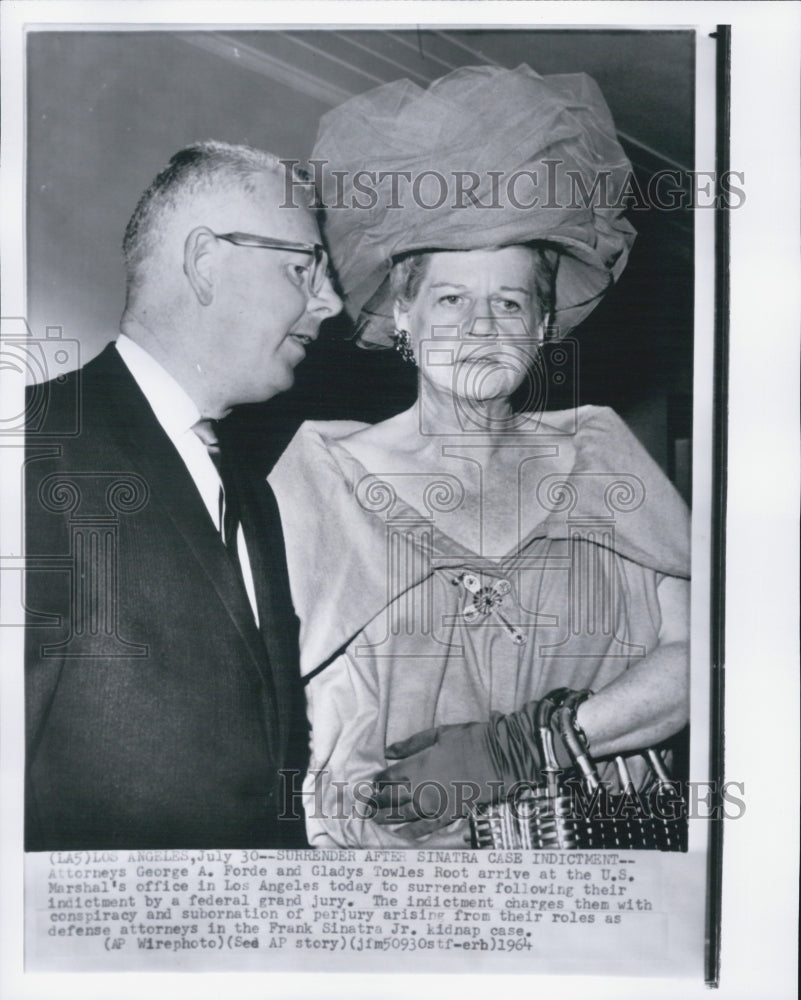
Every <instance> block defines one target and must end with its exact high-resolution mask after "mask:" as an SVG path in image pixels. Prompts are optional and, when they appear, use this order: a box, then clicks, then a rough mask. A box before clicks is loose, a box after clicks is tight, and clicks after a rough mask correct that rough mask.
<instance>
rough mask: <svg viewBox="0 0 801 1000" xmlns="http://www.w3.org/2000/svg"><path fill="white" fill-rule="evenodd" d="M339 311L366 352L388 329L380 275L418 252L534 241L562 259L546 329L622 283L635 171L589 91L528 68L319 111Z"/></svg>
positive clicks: (472, 74) (408, 87)
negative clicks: (626, 214) (341, 300)
mask: <svg viewBox="0 0 801 1000" xmlns="http://www.w3.org/2000/svg"><path fill="white" fill-rule="evenodd" d="M309 162H310V165H311V167H312V170H313V173H314V175H315V179H316V181H317V183H318V188H319V193H320V196H321V199H322V202H323V205H324V207H325V209H326V235H327V239H328V244H329V248H330V251H331V256H332V260H333V263H334V266H335V267H336V270H337V274H338V277H339V281H340V283H341V286H342V291H343V292H344V296H345V305H346V307H347V310H348V312H349V313H350V315H351V317H352V318H353V319H354V321H356V323H357V331H358V333H357V339H358V342H359V343H360V344H361V345H362V346H364V347H386V346H389V345H390V344H391V336H392V330H393V321H392V301H391V295H390V289H389V280H388V276H389V271H390V268H391V266H392V262H393V260H394V259H396V258H397V257H398V256H400V255H402V254H405V253H408V252H410V251H418V250H476V249H482V248H488V247H498V246H508V245H511V244H517V243H530V242H533V241H535V242H541V243H544V244H546V245H549V246H551V247H553V248H555V249H556V250H558V251H560V253H559V264H558V270H557V275H556V288H555V299H556V301H555V317H554V321H555V325H556V327H557V330H556V333H557V335H559V336H564V335H566V334H567V333H569V332H570V330H572V329H573V328H574V327H575V326H577V325H578V324H579V323H580V322H581V321H582V320H583V319H585V318H586V316H587V315H589V313H590V312H591V311H592V310H593V309H594V308H595V306H596V305H597V304H598V302H599V301H600V300H601V298H602V296H603V294H604V292H605V291H606V290H607V289H608V288H609V286H610V285H611V283H612V282H613V281H615V280H617V278H618V277H619V276H620V274H621V273H622V271H623V269H624V268H625V266H626V262H627V260H628V254H629V249H630V247H631V245H632V243H633V242H634V237H635V231H634V229H633V227H632V226H631V225H630V224H629V223H628V222H627V221H626V220H625V219H624V218H623V211H624V207H625V206H624V205H622V204H621V201H623V200H624V198H623V197H622V196H623V195H624V193H625V191H626V188H627V183H628V182H629V175H630V172H631V164H630V163H629V161H628V159H627V158H626V155H625V153H624V152H623V150H622V148H621V146H620V144H619V142H618V140H617V137H616V134H615V127H614V123H613V121H612V117H611V115H610V113H609V109H608V107H607V106H606V102H605V101H604V99H603V96H602V95H601V92H600V90H599V89H598V86H597V84H596V83H595V81H594V80H592V79H591V78H590V77H588V76H586V75H584V74H582V73H578V74H570V75H560V76H547V77H542V76H539V75H538V74H537V73H535V72H534V71H533V70H532V69H530V68H529V67H528V66H525V65H523V66H519V67H518V68H517V69H514V70H508V69H503V68H500V67H495V66H478V67H471V68H465V69H459V70H456V71H455V72H453V73H450V74H449V75H448V76H445V77H443V78H442V79H440V80H436V81H435V82H434V83H432V84H431V86H430V87H429V88H428V90H422V89H421V88H420V87H418V86H417V85H416V84H414V83H412V82H411V81H409V80H398V81H396V82H395V83H390V84H386V85H385V86H382V87H378V88H377V89H375V90H372V91H369V92H368V93H366V94H361V95H359V96H357V97H354V98H352V99H351V100H349V101H346V102H345V103H344V104H342V105H340V106H339V107H338V108H334V109H333V110H332V111H329V112H328V113H327V114H325V115H324V116H323V118H322V119H321V122H320V129H319V132H318V135H317V141H316V143H315V146H314V152H313V153H312V157H311V159H310V161H309Z"/></svg>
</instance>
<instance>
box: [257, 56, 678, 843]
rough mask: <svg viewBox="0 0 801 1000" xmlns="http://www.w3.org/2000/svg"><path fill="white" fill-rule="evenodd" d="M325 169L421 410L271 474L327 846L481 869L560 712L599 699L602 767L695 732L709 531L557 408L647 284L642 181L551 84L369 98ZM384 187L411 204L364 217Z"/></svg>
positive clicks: (582, 717)
mask: <svg viewBox="0 0 801 1000" xmlns="http://www.w3.org/2000/svg"><path fill="white" fill-rule="evenodd" d="M313 158H314V159H315V160H318V161H327V163H328V164H329V165H330V167H329V168H328V169H327V170H326V172H325V173H324V175H323V178H322V179H323V185H322V188H323V197H324V201H325V202H326V203H327V204H328V205H329V206H331V202H332V197H333V196H334V195H335V196H336V197H337V198H338V199H339V203H338V208H331V210H330V211H329V213H328V220H329V222H328V238H329V242H330V245H331V249H332V253H333V257H334V261H335V263H336V265H337V268H338V273H339V277H340V281H341V283H342V286H343V289H344V292H345V296H346V302H347V304H348V307H349V309H350V311H351V313H352V315H354V317H356V316H358V317H359V327H358V336H359V342H360V343H361V344H362V345H364V346H372V347H376V346H390V345H391V344H393V343H394V345H395V346H396V347H397V348H398V349H399V350H400V351H401V354H402V356H403V357H404V358H405V359H406V360H408V361H409V362H410V363H414V364H416V365H417V366H418V369H419V396H418V399H417V401H416V403H415V405H414V406H413V407H412V408H411V409H409V410H407V411H406V412H404V413H400V414H398V415H397V416H394V417H392V418H390V419H389V420H386V421H384V422H382V423H379V424H376V425H374V426H369V425H362V424H356V423H349V422H336V423H317V424H305V425H304V426H303V427H302V428H301V429H300V431H299V432H298V434H297V436H296V438H295V439H294V440H293V442H292V443H291V444H290V446H289V448H288V450H287V452H286V453H285V454H284V456H283V457H282V459H281V461H280V462H279V463H278V465H277V466H276V468H275V470H274V472H273V474H272V476H271V483H272V485H273V488H274V489H275V492H276V494H277V497H278V500H279V504H280V507H281V513H282V519H283V521H284V529H285V534H286V539H287V555H288V560H289V568H290V578H291V580H292V590H293V600H294V601H295V605H296V609H297V611H298V614H299V616H300V618H301V645H302V651H301V655H302V664H303V669H304V672H305V673H306V674H307V675H308V676H309V678H310V679H309V681H308V687H307V693H308V705H309V714H310V720H311V725H312V733H313V735H312V767H311V772H310V775H309V779H308V781H307V785H306V790H307V793H308V795H309V800H308V801H307V827H308V832H309V836H310V840H311V842H312V843H313V844H314V845H315V846H323V845H337V846H359V847H367V846H372V845H385V846H390V845H398V846H409V838H410V837H412V838H417V842H418V843H421V844H425V845H426V846H463V844H464V839H465V835H466V820H465V819H464V816H465V814H466V813H467V811H468V806H469V805H470V801H472V802H473V803H476V802H479V803H486V802H490V801H493V800H495V799H498V798H499V797H501V796H502V795H503V794H505V793H506V792H507V791H508V789H509V785H510V783H511V782H513V781H515V780H522V779H524V778H531V779H532V780H535V779H536V777H537V772H538V769H539V768H541V767H542V765H543V763H544V761H543V760H542V759H541V758H540V757H539V756H538V755H537V752H536V748H535V745H534V744H535V740H534V738H533V736H532V732H533V729H534V728H535V727H536V718H535V717H536V706H537V703H538V701H539V700H541V699H543V697H544V696H545V695H546V694H548V693H549V692H551V691H553V690H554V689H564V688H567V689H570V690H572V691H580V692H583V695H582V696H581V697H580V698H575V699H573V700H572V701H571V705H572V706H573V709H572V712H573V714H572V716H571V718H572V722H573V725H574V728H575V730H576V731H577V732H579V733H581V734H582V735H583V736H584V737H585V738H586V740H587V742H588V745H589V748H590V751H591V753H592V756H593V757H594V758H596V759H597V758H611V757H612V756H615V755H624V756H628V755H630V754H632V753H633V752H635V751H637V750H640V749H642V748H644V747H648V746H651V745H652V744H654V743H658V742H659V741H662V740H664V739H665V738H667V737H669V736H670V735H672V734H673V733H675V732H677V731H678V730H679V729H680V728H681V727H682V726H683V725H684V724H685V722H686V720H687V689H688V679H687V638H688V636H687V631H688V607H687V605H688V584H687V576H688V569H689V557H688V525H687V515H686V510H685V509H684V507H683V504H682V502H681V500H680V499H679V498H678V496H677V495H676V493H675V492H674V491H673V489H672V487H671V486H670V484H669V483H668V482H667V480H666V479H665V478H664V476H663V475H662V473H661V472H660V470H659V469H658V468H657V466H656V465H655V464H654V463H653V462H652V460H651V459H650V458H649V457H648V455H647V454H646V453H645V452H644V451H643V449H642V448H641V446H640V445H639V444H638V443H637V442H636V440H635V439H634V437H633V436H632V435H631V433H630V432H629V431H628V430H627V429H626V428H625V426H624V425H623V423H622V422H621V421H620V419H619V418H617V417H616V416H615V415H614V414H613V413H612V412H611V411H609V410H606V409H601V408H597V407H580V408H578V409H569V410H562V411H558V412H552V413H548V412H541V404H540V409H539V410H538V409H537V408H536V404H537V402H538V398H537V397H538V395H541V392H540V390H541V366H542V353H541V350H542V345H543V343H544V342H545V341H546V339H556V338H560V337H564V336H565V334H566V333H567V332H569V330H570V329H572V328H573V326H575V325H576V324H577V323H578V322H580V321H581V319H583V318H584V317H585V316H586V315H587V314H588V313H589V312H590V311H591V309H592V308H593V307H594V306H595V305H596V304H597V302H598V301H599V300H600V298H601V297H602V295H603V293H604V291H605V290H606V289H607V288H608V286H609V284H610V283H611V281H612V280H614V279H615V278H616V277H618V276H619V274H620V272H621V271H622V269H623V267H624V266H625V263H626V260H627V256H628V250H629V247H630V245H631V243H632V241H633V230H632V229H631V227H630V226H629V225H628V223H626V222H625V220H624V219H623V218H622V213H621V210H620V208H619V207H615V198H616V197H617V195H618V194H619V192H620V191H621V190H622V188H623V186H624V184H625V178H626V175H627V171H628V169H629V167H628V163H627V161H626V159H625V156H624V155H623V153H622V150H621V149H620V147H619V146H618V144H617V141H616V139H615V135H614V128H613V126H612V122H611V118H610V117H609V113H608V110H607V109H606V106H605V104H604V102H603V98H602V97H601V96H600V94H599V92H598V90H597V88H596V87H595V85H594V84H593V83H592V81H590V80H589V79H588V78H587V77H583V76H574V77H551V78H547V79H543V78H541V77H538V76H537V75H536V74H535V73H533V72H532V71H531V70H530V69H528V67H520V68H519V69H518V70H515V71H507V70H501V69H496V68H494V67H493V68H490V67H481V68H478V69H468V70H460V71H457V72H456V73H453V74H451V75H450V76H448V77H446V78H444V79H443V80H440V81H437V82H436V83H435V84H433V85H432V86H431V88H429V90H428V91H427V92H421V91H419V88H416V87H414V86H413V85H412V84H409V83H408V82H402V83H400V84H397V85H395V84H392V85H389V86H387V87H382V88H379V89H378V90H377V91H373V92H371V93H370V94H367V95H363V96H362V97H359V98H355V99H354V100H352V101H350V102H348V103H347V104H346V105H344V106H343V107H342V108H339V109H336V110H335V111H333V112H331V113H330V114H329V115H328V116H326V118H324V119H323V122H322V125H321V132H320V135H319V136H318V142H317V144H316V147H315V152H314V155H313ZM365 164H368V165H369V168H370V172H371V173H370V177H372V178H374V179H378V178H380V177H381V176H382V175H383V179H384V181H387V182H388V183H386V184H385V185H384V187H383V188H381V187H380V185H379V184H378V183H377V184H376V188H375V190H374V194H375V195H376V197H375V203H373V204H371V205H370V207H369V208H367V209H364V208H362V209H360V208H359V207H358V205H360V204H364V200H363V199H359V198H357V197H356V195H357V194H359V195H363V194H364V191H365V189H366V183H365V176H364V174H365V170H364V165H365ZM407 174H408V175H410V176H411V178H412V180H411V184H410V186H409V188H408V190H407V198H406V200H405V201H403V199H402V196H401V191H400V187H399V185H400V179H401V178H403V177H405V176H406V175H407ZM442 178H444V179H445V186H446V190H447V196H446V197H445V198H442V197H441V194H442V190H443V188H442ZM576 178H580V180H581V184H582V185H583V187H582V188H581V190H583V191H584V192H585V193H586V192H589V191H590V190H596V191H597V190H598V185H599V184H600V181H598V178H602V179H603V188H604V197H603V198H602V199H596V201H597V203H594V202H593V201H592V200H591V199H590V201H589V203H582V202H581V200H580V199H578V200H577V198H576V197H575V194H576V188H577V184H578V182H577V180H576ZM367 179H368V180H369V179H370V178H367ZM417 181H420V183H419V184H417V186H416V187H415V184H416V182H417ZM428 182H431V184H432V185H434V187H431V185H429V186H426V185H427V183H428ZM523 182H525V185H527V187H526V188H525V190H524V183H523ZM348 184H350V185H351V187H350V188H349V187H348ZM333 185H337V187H336V191H334V187H333ZM343 185H344V186H343ZM593 185H595V188H593ZM468 186H469V187H470V190H469V192H468V194H469V197H468V196H466V195H465V192H466V190H467V187H468ZM343 195H344V197H343ZM349 196H350V200H349ZM368 200H370V201H372V200H373V199H372V198H369V199H368ZM585 202H586V199H585ZM343 204H344V205H345V208H342V205H343ZM348 205H350V208H348ZM388 272H389V273H388ZM521 396H522V397H524V399H523V402H524V406H523V408H522V409H521V408H520V405H519V402H520V397H521ZM532 404H533V405H532ZM557 701H558V698H557ZM576 706H577V707H576ZM420 734H422V735H420ZM393 744H394V746H393ZM398 758H401V759H400V760H399V762H398V763H397V764H393V763H392V761H393V760H395V759H398ZM388 765H389V766H388ZM641 765H642V761H641V759H639V758H632V763H631V768H630V771H631V773H632V779H633V781H634V783H635V785H637V786H638V787H639V786H641V785H642V784H643V782H644V781H645V780H646V778H645V772H644V768H643V767H642V766H641ZM377 773H378V774H379V778H380V791H379V794H378V796H377V798H376V796H375V795H374V794H373V791H374V789H373V779H374V778H375V776H376V774H377ZM502 786H504V787H502ZM432 788H433V789H434V790H435V791H436V792H437V794H438V796H439V799H438V801H437V802H435V803H434V804H433V806H432V802H431V797H430V795H431V791H432ZM442 789H444V792H443V791H442ZM465 789H467V792H466V793H465ZM465 794H466V796H467V798H468V799H470V801H465ZM376 803H377V804H378V806H379V807H380V808H379V809H378V811H376V808H375V806H376Z"/></svg>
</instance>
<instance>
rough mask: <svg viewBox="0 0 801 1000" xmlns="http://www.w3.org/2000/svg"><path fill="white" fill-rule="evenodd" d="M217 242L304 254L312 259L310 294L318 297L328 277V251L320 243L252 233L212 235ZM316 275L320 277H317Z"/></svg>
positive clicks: (309, 281) (309, 273) (309, 274)
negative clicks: (295, 241)
mask: <svg viewBox="0 0 801 1000" xmlns="http://www.w3.org/2000/svg"><path fill="white" fill-rule="evenodd" d="M213 235H214V236H216V237H217V239H218V240H225V241H226V243H231V244H232V245H233V246H236V247H251V248H253V249H256V250H287V251H289V252H290V253H305V254H308V255H309V256H310V257H311V258H312V265H311V267H310V268H309V270H308V272H307V274H308V278H307V286H308V290H309V292H310V294H312V295H319V294H320V292H321V291H322V288H323V285H324V284H325V279H326V277H327V275H328V251H327V250H326V249H325V247H324V246H323V244H322V243H294V242H292V241H290V240H276V239H273V237H271V236H256V235H255V234H253V233H240V232H233V233H214V234H213ZM318 275H319V276H320V277H318Z"/></svg>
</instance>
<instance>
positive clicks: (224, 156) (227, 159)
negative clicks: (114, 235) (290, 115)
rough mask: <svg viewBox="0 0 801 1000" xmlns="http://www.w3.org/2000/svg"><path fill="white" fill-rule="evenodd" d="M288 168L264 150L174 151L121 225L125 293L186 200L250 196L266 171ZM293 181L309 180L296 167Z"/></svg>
mask: <svg viewBox="0 0 801 1000" xmlns="http://www.w3.org/2000/svg"><path fill="white" fill-rule="evenodd" d="M288 166H289V165H288V164H286V163H285V162H282V161H281V160H279V159H278V157H277V156H274V155H273V154H272V153H266V152H264V150H261V149H254V148H253V147H251V146H235V145H231V144H230V143H226V142H216V141H214V140H211V139H209V140H206V141H204V142H197V143H193V144H192V145H191V146H186V147H185V148H184V149H181V150H179V151H178V152H177V153H175V155H174V156H173V157H172V158H171V159H170V162H169V163H168V164H167V166H166V167H165V168H164V170H162V171H161V173H159V174H158V176H157V177H156V178H155V179H154V180H153V181H152V182H151V184H150V186H149V187H148V188H147V190H146V191H145V192H144V194H143V195H142V197H141V198H140V199H139V203H138V204H137V206H136V208H135V210H134V213H133V215H132V216H131V218H130V221H129V222H128V225H127V226H126V227H125V235H124V237H123V240H122V252H123V255H124V257H125V273H126V281H127V286H128V290H129V291H130V290H131V288H132V287H133V286H135V285H136V284H137V283H138V280H139V279H140V277H141V274H142V269H143V265H144V264H145V262H146V261H147V259H148V258H149V257H151V256H152V255H153V252H154V249H155V246H156V243H157V240H158V238H159V230H160V229H161V228H162V227H163V225H164V223H165V221H166V218H167V216H168V215H169V213H170V212H171V211H174V210H175V209H177V208H178V207H179V205H180V204H181V203H182V202H183V201H184V199H187V198H192V197H195V196H197V195H199V194H204V193H211V192H218V191H225V190H226V189H232V188H233V189H235V190H239V191H242V192H244V193H245V194H253V193H254V192H255V191H256V189H257V184H258V181H259V180H260V179H262V178H263V177H264V175H265V173H274V174H277V175H280V176H281V177H282V178H283V177H284V171H285V170H287V169H288ZM292 179H293V180H295V181H296V182H297V181H301V182H305V181H307V180H308V178H307V177H306V176H305V175H304V174H303V172H302V171H298V170H296V169H295V168H294V167H293V168H292ZM293 195H294V192H293ZM313 203H314V189H313V187H312V185H311V184H309V207H313Z"/></svg>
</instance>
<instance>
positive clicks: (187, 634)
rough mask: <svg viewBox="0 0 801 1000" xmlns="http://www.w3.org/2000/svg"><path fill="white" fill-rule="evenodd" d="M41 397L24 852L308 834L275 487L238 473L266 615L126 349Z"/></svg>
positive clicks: (33, 490)
mask: <svg viewBox="0 0 801 1000" xmlns="http://www.w3.org/2000/svg"><path fill="white" fill-rule="evenodd" d="M34 398H36V399H37V400H38V404H37V408H36V418H35V420H31V421H30V423H29V427H30V426H31V425H34V426H32V428H31V429H30V431H29V438H28V451H27V457H26V494H27V503H26V517H27V522H26V545H27V554H28V573H27V587H26V607H27V612H28V623H29V624H28V629H27V636H26V704H27V720H26V721H27V761H26V764H27V768H26V770H27V775H26V830H25V833H26V848H27V849H28V850H32V851H37V850H57V849H70V848H128V847H136V848H145V847H148V848H166V847H173V846H179V845H180V846H189V847H204V848H211V847H229V846H230V847H236V846H248V847H260V846H261V847H263V846H268V847H281V846H290V845H291V846H303V843H304V838H303V825H302V819H300V814H301V809H300V807H299V805H298V804H297V803H295V805H294V809H290V810H289V812H290V813H292V812H294V813H295V814H296V815H297V817H298V818H296V819H295V820H294V821H293V820H292V819H290V818H279V815H280V814H281V813H282V811H283V809H284V804H285V802H284V789H285V783H284V781H283V780H282V779H281V777H280V775H279V771H281V770H282V769H288V770H290V771H291V770H296V771H299V772H302V770H303V768H304V766H305V763H306V752H307V745H308V739H307V731H306V723H305V712H304V707H303V695H302V690H301V684H300V679H299V678H300V673H299V669H298V622H297V618H296V616H295V613H294V610H293V607H292V601H291V598H290V591H289V584H288V580H287V572H286V559H285V554H284V543H283V536H282V534H281V528H280V522H279V517H278V510H277V507H276V504H275V500H274V498H273V496H272V493H271V492H270V490H269V488H268V487H267V486H266V484H265V483H264V480H263V479H261V478H260V479H257V478H256V477H255V476H253V477H246V475H245V473H240V476H241V482H240V489H241V492H242V497H241V503H242V506H243V517H242V519H243V524H244V525H245V528H246V536H247V541H248V549H249V556H250V559H251V563H252V569H253V576H254V583H255V586H256V593H257V602H258V607H259V615H260V620H261V631H260V630H259V628H258V627H257V625H256V623H255V619H254V616H253V613H252V610H251V606H250V604H249V602H248V598H247V595H246V592H245V589H244V586H243V584H242V581H241V578H240V577H239V575H238V572H237V570H236V568H235V566H234V564H233V563H232V561H231V559H230V557H229V556H228V554H227V552H226V550H225V547H224V545H223V543H222V541H221V539H220V537H219V534H218V532H217V531H216V529H215V527H214V525H213V524H212V522H211V519H210V518H209V515H208V512H207V510H206V507H205V506H204V504H203V501H202V500H201V497H200V495H199V493H198V491H197V489H196V487H195V485H194V482H193V481H192V478H191V476H190V475H189V473H188V471H187V469H186V467H185V466H184V464H183V462H182V461H181V458H180V457H179V455H178V453H177V451H176V450H175V448H174V447H173V445H172V443H171V442H170V440H169V438H168V437H167V435H166V434H165V433H164V431H163V430H162V428H161V426H160V424H159V423H158V421H157V420H156V418H155V416H154V414H153V411H152V410H151V409H150V406H149V405H148V403H147V401H146V399H145V397H144V395H143V394H142V393H141V391H140V390H139V388H138V386H137V384H136V382H135V381H134V379H133V378H132V376H131V375H130V373H129V371H128V369H127V367H126V366H125V364H124V363H123V361H122V359H121V358H120V356H119V354H118V353H117V351H116V349H115V348H114V347H113V346H111V345H110V346H109V347H107V348H106V349H105V351H104V352H103V353H102V354H101V355H100V356H99V357H98V358H96V359H95V360H94V361H92V362H90V363H89V364H88V365H87V366H86V367H85V368H84V369H83V370H82V371H81V372H79V373H73V374H72V375H70V376H67V378H66V380H62V381H61V382H58V381H54V382H51V383H48V384H47V385H46V386H45V387H41V386H40V387H38V388H37V390H35V391H34V393H33V395H32V396H30V397H29V405H30V402H31V401H32V400H33V399H34ZM76 404H77V406H78V407H79V409H78V410H77V411H76ZM76 421H77V433H73V431H74V430H75V427H74V426H73V425H75V424H76ZM249 524H250V525H251V528H250V530H248V525H249ZM254 526H255V527H254ZM254 532H255V534H254ZM290 777H291V776H290ZM288 782H289V779H288V778H287V780H286V784H288ZM296 783H297V784H299V776H298V778H297V779H296Z"/></svg>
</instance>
